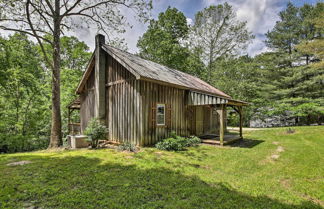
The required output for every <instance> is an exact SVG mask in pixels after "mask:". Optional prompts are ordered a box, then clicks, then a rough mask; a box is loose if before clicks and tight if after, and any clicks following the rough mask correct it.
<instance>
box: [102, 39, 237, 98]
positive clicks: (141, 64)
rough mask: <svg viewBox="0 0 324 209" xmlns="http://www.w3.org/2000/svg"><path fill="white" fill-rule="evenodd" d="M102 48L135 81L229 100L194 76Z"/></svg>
mask: <svg viewBox="0 0 324 209" xmlns="http://www.w3.org/2000/svg"><path fill="white" fill-rule="evenodd" d="M102 48H103V49H104V50H105V51H106V52H107V53H108V54H110V55H111V56H112V57H113V58H114V59H116V60H117V61H118V62H120V64H122V65H123V66H124V67H125V68H126V69H128V70H129V71H130V72H131V73H133V74H134V75H135V77H136V78H137V79H144V80H145V79H147V80H151V81H152V82H154V81H157V82H163V83H168V84H173V85H176V86H179V87H183V88H186V89H190V90H196V91H201V92H204V93H209V94H213V95H218V96H221V97H224V98H231V97H230V96H229V95H227V94H225V93H224V92H222V91H220V90H219V89H217V88H215V87H213V86H211V85H209V84H208V83H206V82H205V81H202V80H201V79H199V78H197V77H195V76H192V75H189V74H187V73H184V72H182V71H178V70H175V69H171V68H169V67H166V66H164V65H161V64H158V63H155V62H152V61H149V60H145V59H143V58H141V57H139V56H137V55H134V54H131V53H128V52H125V51H122V50H120V49H117V48H115V47H112V46H109V45H103V46H102Z"/></svg>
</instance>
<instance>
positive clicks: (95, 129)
mask: <svg viewBox="0 0 324 209" xmlns="http://www.w3.org/2000/svg"><path fill="white" fill-rule="evenodd" d="M107 133H108V129H107V127H106V126H105V125H102V124H101V123H100V121H99V120H98V119H97V118H93V119H91V121H90V122H89V123H88V126H87V128H86V129H85V130H84V134H86V135H88V139H89V140H90V141H91V146H92V148H97V147H98V142H99V140H101V139H106V134H107Z"/></svg>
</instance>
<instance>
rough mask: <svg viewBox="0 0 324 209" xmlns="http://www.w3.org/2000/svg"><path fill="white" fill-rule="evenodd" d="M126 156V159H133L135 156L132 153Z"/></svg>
mask: <svg viewBox="0 0 324 209" xmlns="http://www.w3.org/2000/svg"><path fill="white" fill-rule="evenodd" d="M125 158H126V159H133V158H134V157H133V156H131V155H126V156H125Z"/></svg>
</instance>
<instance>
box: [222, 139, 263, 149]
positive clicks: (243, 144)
mask: <svg viewBox="0 0 324 209" xmlns="http://www.w3.org/2000/svg"><path fill="white" fill-rule="evenodd" d="M263 142H264V140H257V139H245V138H243V139H241V140H238V141H236V142H234V143H232V144H229V145H227V146H230V147H240V148H253V147H255V146H257V145H259V144H261V143H263Z"/></svg>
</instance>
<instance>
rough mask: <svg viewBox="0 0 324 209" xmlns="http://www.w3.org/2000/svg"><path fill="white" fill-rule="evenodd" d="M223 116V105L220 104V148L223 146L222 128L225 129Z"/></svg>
mask: <svg viewBox="0 0 324 209" xmlns="http://www.w3.org/2000/svg"><path fill="white" fill-rule="evenodd" d="M224 115H225V105H224V104H221V109H220V110H219V142H220V145H221V146H223V145H224V128H225V125H224V122H225V119H224Z"/></svg>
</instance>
